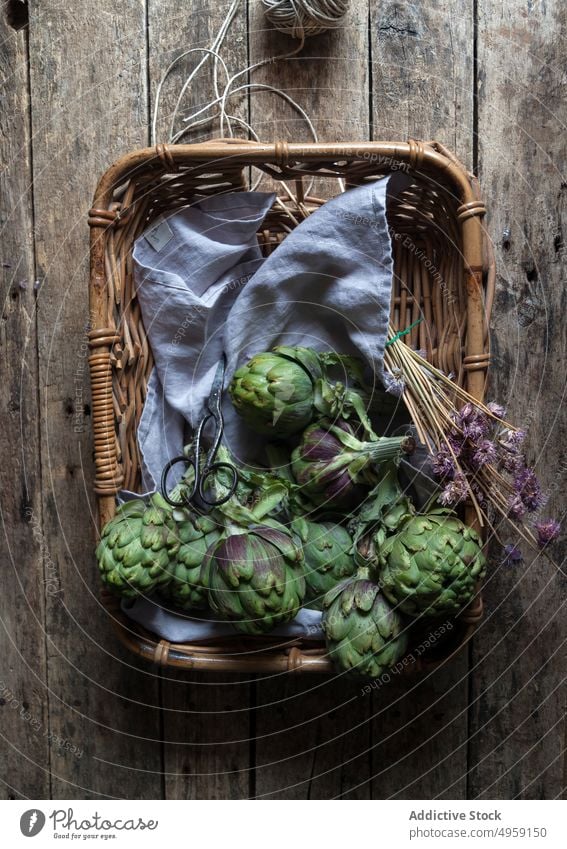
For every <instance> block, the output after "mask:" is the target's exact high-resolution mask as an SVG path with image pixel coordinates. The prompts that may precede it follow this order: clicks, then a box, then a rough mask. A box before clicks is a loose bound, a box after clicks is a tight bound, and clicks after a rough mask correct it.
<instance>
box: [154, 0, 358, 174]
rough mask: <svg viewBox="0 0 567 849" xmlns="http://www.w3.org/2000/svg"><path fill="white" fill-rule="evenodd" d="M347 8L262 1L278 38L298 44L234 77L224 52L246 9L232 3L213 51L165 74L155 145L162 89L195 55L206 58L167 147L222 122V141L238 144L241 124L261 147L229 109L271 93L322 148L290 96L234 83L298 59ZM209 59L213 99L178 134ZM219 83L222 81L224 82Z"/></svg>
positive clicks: (174, 117)
mask: <svg viewBox="0 0 567 849" xmlns="http://www.w3.org/2000/svg"><path fill="white" fill-rule="evenodd" d="M348 2H349V0H262V4H263V6H264V13H265V15H266V18H267V19H268V21H269V22H270V23H271V24H272V26H273V27H274V28H275V29H277V30H278V31H279V32H282V33H285V34H286V35H290V36H291V37H292V38H295V39H297V40H298V42H299V43H298V45H297V46H296V47H294V48H293V49H292V50H289V51H287V52H285V53H280V54H278V55H276V56H270V57H268V58H265V59H260V60H259V61H258V62H254V63H253V64H252V65H249V66H248V67H246V68H243V69H242V70H239V71H237V72H236V73H233V74H230V72H229V70H228V67H227V65H226V62H225V61H224V59H223V57H222V55H221V52H220V51H221V49H222V47H223V44H224V42H225V40H226V37H227V35H228V33H229V30H230V27H231V25H232V23H233V21H234V18H235V17H236V14H237V12H238V11H239V8H240V6H241V4H242V0H232V2H231V4H230V6H229V9H228V11H227V13H226V16H225V18H224V20H223V21H222V23H221V26H220V28H219V31H218V32H217V34H216V36H215V38H214V40H213V43H212V44H211V46H210V47H194V48H190V49H188V50H185V51H183V52H182V53H180V54H179V56H177V57H176V58H175V59H174V60H173V61H172V62H170V64H169V65H168V67H167V68H166V70H165V72H164V74H163V76H162V78H161V80H160V81H159V84H158V87H157V89H156V96H155V104H154V110H153V116H152V143H153V144H155V143H156V142H157V137H158V130H157V123H158V117H159V112H160V108H161V98H162V93H163V87H164V85H165V83H166V81H167V79H168V78H169V76H170V75H171V73H172V72H173V70H174V69H175V68H176V67H177V66H178V65H179V63H180V62H181V61H182V60H183V59H185V58H186V57H188V56H191V55H194V54H202V56H201V58H200V59H199V61H198V62H197V64H196V65H195V67H194V68H193V70H192V71H191V73H190V74H189V75H188V76H187V78H186V79H185V81H184V83H183V85H182V86H181V89H180V91H179V94H178V96H177V100H176V103H175V107H174V109H173V112H172V114H171V120H170V126H169V134H168V138H167V142H168V143H169V144H177V143H178V142H180V141H181V139H182V138H183V137H184V136H186V135H188V134H189V133H191V132H193V131H195V130H196V129H198V128H199V127H204V126H207V125H210V124H212V123H214V122H215V121H216V120H218V122H219V131H220V136H221V138H224V137H226V136H228V137H230V138H234V130H233V124H237V125H239V126H240V127H241V128H242V129H243V130H244V131H245V132H246V133H248V134H249V137H251V138H253V139H254V140H256V141H258V140H259V138H258V135H257V134H256V132H255V131H254V129H253V127H252V126H251V125H250V124H249V123H248V122H247V121H246V120H245V119H244V118H240V117H238V116H236V115H233V114H229V113H228V106H227V104H228V101H229V100H231V99H232V98H234V97H235V96H238V95H239V96H240V98H242V97H243V96H244V94H245V92H247V91H248V92H255V91H261V90H262V91H269V92H271V93H273V94H275V95H276V96H277V97H280V98H281V99H282V100H284V101H285V102H286V103H288V104H289V106H291V108H292V109H293V110H294V111H295V112H297V114H298V115H299V116H300V117H301V118H302V119H303V121H305V123H306V125H307V127H308V129H309V133H310V134H311V137H312V139H313V141H314V142H318V136H317V131H316V129H315V127H314V125H313V122H312V121H311V119H310V117H309V115H308V114H307V112H306V111H305V110H304V109H303V108H302V107H301V106H300V105H299V104H298V103H297V101H295V100H294V99H293V98H292V97H291V95H289V94H288V93H287V92H285V91H283V90H282V89H280V88H277V87H276V86H272V85H267V84H263V83H254V82H248V83H243V84H242V85H238V86H236V87H235V83H236V82H237V81H238V80H239V79H240V78H241V77H242V76H244V75H245V74H252V73H254V72H255V71H257V70H258V69H259V68H262V67H264V66H265V65H270V64H273V63H275V62H278V61H282V60H284V59H290V58H291V57H293V56H296V55H297V54H298V53H300V52H301V50H302V49H303V46H304V44H305V39H306V38H308V37H309V36H312V35H317V34H319V33H322V32H325V31H326V30H328V29H334V28H336V27H338V26H340V24H341V22H342V19H343V17H344V15H345V13H346V11H347V8H348ZM211 59H212V87H213V96H212V97H211V99H210V100H209V101H208V103H206V104H205V105H204V106H202V107H200V108H199V109H197V110H196V111H193V112H192V113H190V114H189V115H186V116H185V117H183V118H182V119H181V121H182V123H183V124H184V125H185V126H184V127H182V128H181V129H180V130H176V129H175V128H176V125H177V121H178V118H179V115H180V113H181V112H182V107H183V102H184V100H185V97H186V95H187V92H188V91H189V90H190V89H191V85H192V84H193V82H194V80H195V78H196V76H197V74H198V73H199V71H200V70H201V69H202V68H203V67H204V66H205V65H206V63H207V62H209V61H210V60H211ZM221 77H222V78H223V79H222V82H221ZM235 105H236V104H235ZM261 179H262V176H260V177H259V178H258V180H257V181H256V183H255V184H254V186H253V188H256V186H257V185H258V184H259V183H260V180H261ZM310 188H311V186H310ZM310 188H309V190H310ZM341 188H343V190H344V186H342V185H341Z"/></svg>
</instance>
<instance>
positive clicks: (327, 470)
mask: <svg viewBox="0 0 567 849" xmlns="http://www.w3.org/2000/svg"><path fill="white" fill-rule="evenodd" d="M413 444H414V443H413V440H411V439H408V438H406V437H380V438H378V437H377V438H376V439H375V440H374V441H372V442H361V441H360V440H358V439H357V438H356V437H355V436H354V432H353V430H352V428H351V427H350V425H349V424H348V423H347V422H344V421H339V422H337V423H336V424H324V423H320V424H313V425H310V426H309V427H308V428H307V429H306V430H305V431H304V433H303V435H302V437H301V442H300V444H299V445H298V446H297V448H295V449H294V451H293V453H292V455H291V466H292V470H293V474H294V476H295V480H296V481H297V483H298V484H299V485H300V486H301V487H302V492H303V493H304V494H305V495H307V496H308V497H309V498H310V499H311V501H312V502H313V503H314V504H317V505H322V504H325V505H327V506H329V507H343V508H351V507H354V506H355V505H356V504H358V503H359V502H360V500H361V498H362V497H363V495H364V494H365V489H364V487H365V486H366V487H369V486H371V485H372V484H373V483H376V481H377V480H378V474H377V472H376V466H377V465H379V464H380V463H383V462H385V461H386V460H391V459H392V458H393V457H395V456H396V455H399V454H400V453H401V452H402V451H411V450H412V446H413Z"/></svg>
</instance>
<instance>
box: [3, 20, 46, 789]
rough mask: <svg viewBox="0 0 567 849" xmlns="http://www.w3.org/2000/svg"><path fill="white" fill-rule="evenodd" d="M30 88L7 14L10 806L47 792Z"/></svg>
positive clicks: (6, 697)
mask: <svg viewBox="0 0 567 849" xmlns="http://www.w3.org/2000/svg"><path fill="white" fill-rule="evenodd" d="M28 83H29V80H28V67H27V33H26V31H25V29H24V30H20V31H18V32H14V31H13V30H12V29H10V27H9V26H7V24H6V21H5V18H4V15H3V14H2V16H1V17H0V92H1V100H2V110H1V111H0V163H1V165H0V233H1V237H0V238H1V243H0V244H1V248H0V293H1V298H2V317H1V320H0V346H1V349H2V359H1V360H0V384H1V385H2V387H3V391H2V393H0V410H1V417H2V428H1V429H0V455H1V456H2V462H0V492H1V514H2V527H3V534H4V540H3V544H2V546H1V549H0V551H1V553H0V570H1V575H2V593H1V594H0V606H1V613H0V618H1V621H2V627H0V657H1V658H2V663H1V666H0V705H1V709H0V727H1V732H0V733H1V735H2V749H3V751H4V757H3V759H2V773H3V777H4V783H3V784H2V786H1V789H0V794H1V796H2V798H11V799H14V798H19V797H20V796H23V797H31V798H39V799H41V798H44V797H47V796H49V790H50V780H49V745H48V733H49V718H48V702H49V697H48V682H47V675H46V653H45V592H46V583H45V577H46V575H48V573H47V572H46V573H44V563H43V556H42V555H44V554H45V552H44V550H43V545H42V542H43V529H42V514H41V469H40V463H39V426H38V421H37V413H36V408H37V346H36V312H35V306H36V304H35V298H36V293H35V288H34V281H35V276H34V257H33V215H32V194H31V184H32V171H31V160H30V124H29V92H28ZM47 566H49V563H47V562H46V567H47ZM52 577H53V576H52ZM49 586H50V588H53V589H55V588H56V583H55V581H53V583H50V585H49Z"/></svg>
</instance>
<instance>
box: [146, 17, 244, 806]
mask: <svg viewBox="0 0 567 849" xmlns="http://www.w3.org/2000/svg"><path fill="white" fill-rule="evenodd" d="M227 8H228V7H227V6H226V5H220V6H217V5H216V4H211V3H209V2H206V0H197V2H194V3H193V4H192V6H191V12H190V14H189V13H188V10H187V8H186V7H185V6H180V4H179V3H178V2H177V0H150V2H149V6H148V22H149V30H148V31H149V69H150V71H149V79H150V90H151V92H152V96H151V103H152V109H153V104H154V103H155V93H156V89H157V86H158V83H159V80H160V79H161V77H162V74H163V73H164V71H165V69H166V68H167V66H168V65H169V63H170V62H171V61H172V60H173V58H174V57H176V56H178V55H180V54H181V53H182V52H183V51H185V50H189V49H191V48H197V47H209V46H210V45H211V44H212V42H213V41H214V39H215V36H216V34H217V32H218V29H219V27H220V25H221V23H222V21H223V19H224V16H225V14H226V12H227ZM221 52H222V56H223V58H224V60H225V62H226V63H227V64H228V66H229V68H234V69H235V70H236V69H238V68H244V67H246V64H247V57H248V48H247V36H246V3H245V2H243V3H242V7H241V9H240V10H239V12H238V14H237V15H236V17H235V19H234V21H233V23H232V26H231V29H230V32H229V35H228V37H227V40H226V42H225V46H224V47H223V48H222V50H221ZM201 57H202V54H192V55H190V56H188V57H186V59H184V60H183V61H182V62H180V63H179V65H178V66H177V67H176V69H175V71H174V72H173V73H172V74H171V76H170V77H169V79H168V81H167V82H166V84H165V85H164V87H163V90H162V91H163V97H162V99H161V107H160V113H159V121H158V125H157V126H158V137H157V141H165V140H166V139H167V138H168V134H169V125H170V123H171V120H170V118H171V114H172V111H173V109H174V107H175V103H176V101H177V97H178V95H179V91H180V88H181V86H182V85H183V82H184V81H185V78H186V75H187V74H188V73H189V72H190V70H191V69H192V68H194V67H195V66H196V64H197V63H198V62H199V61H200V59H201ZM211 97H212V75H211V64H210V62H208V63H207V65H206V66H204V67H203V68H202V69H201V71H200V72H199V74H198V76H197V77H196V78H195V81H194V84H193V85H192V86H191V88H190V90H189V91H188V95H187V97H186V98H185V99H184V101H183V102H184V106H185V111H184V112H183V113H182V114H188V112H189V110H190V109H196V108H198V107H199V106H201V105H203V104H204V103H205V102H207V101H208V100H209V99H210V98H211ZM233 107H234V104H231V114H237V115H241V116H244V117H246V115H247V98H244V99H243V100H242V101H240V102H238V103H237V104H236V109H234V108H233ZM180 126H181V123H180V122H177V124H176V127H180ZM211 135H212V136H213V137H218V135H219V131H218V123H215V124H214V125H213V126H211V125H209V126H208V127H204V128H203V129H202V130H198V131H197V132H196V133H192V134H191V135H190V136H187V138H186V139H184V141H186V142H191V141H197V140H203V139H205V138H210V137H211ZM162 688H163V708H164V715H163V739H164V752H163V764H164V773H165V775H164V787H165V795H166V798H169V799H199V798H204V799H227V798H229V799H240V798H247V797H248V795H249V789H250V752H251V745H250V727H249V726H250V717H249V714H248V711H249V708H250V699H251V694H250V685H249V683H248V682H247V681H244V682H240V683H238V684H233V683H231V676H230V675H227V676H225V677H222V676H213V675H207V674H202V673H189V674H187V673H177V672H172V671H171V670H166V671H164V673H163V675H162Z"/></svg>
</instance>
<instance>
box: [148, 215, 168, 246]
mask: <svg viewBox="0 0 567 849" xmlns="http://www.w3.org/2000/svg"><path fill="white" fill-rule="evenodd" d="M144 238H145V240H146V242H148V243H149V244H150V245H151V246H152V248H153V249H154V251H161V249H162V248H165V246H166V245H167V243H168V242H170V241H171V239H172V238H173V231H172V229H171V227H170V226H169V224H168V223H167V221H164V220H163V219H161V220H160V221H158V223H157V224H154V226H153V227H151V228H150V229H149V230H148V232H147V233H144Z"/></svg>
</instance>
